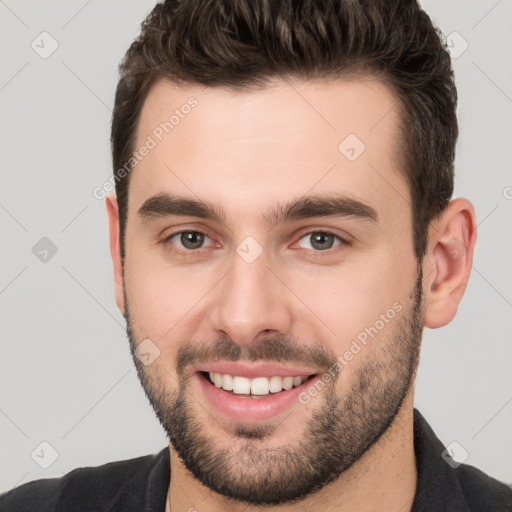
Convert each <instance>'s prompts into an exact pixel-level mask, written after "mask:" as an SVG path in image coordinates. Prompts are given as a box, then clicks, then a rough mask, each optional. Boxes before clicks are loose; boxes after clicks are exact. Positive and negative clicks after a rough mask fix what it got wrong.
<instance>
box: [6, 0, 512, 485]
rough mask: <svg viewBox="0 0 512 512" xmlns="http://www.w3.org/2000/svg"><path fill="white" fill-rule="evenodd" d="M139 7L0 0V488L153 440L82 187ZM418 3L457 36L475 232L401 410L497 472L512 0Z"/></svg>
mask: <svg viewBox="0 0 512 512" xmlns="http://www.w3.org/2000/svg"><path fill="white" fill-rule="evenodd" d="M153 3H154V2H152V1H149V0H148V1H140V0H139V1H137V2H135V1H131V2H128V1H126V0H112V1H109V2H100V1H98V0H96V1H94V0H89V1H84V0H81V1H74V0H73V1H70V0H65V1H64V0H60V1H53V2H49V1H45V2H43V1H35V0H32V1H27V0H24V1H15V0H5V1H4V0H0V20H1V21H0V38H1V39H0V48H2V52H1V59H2V62H1V76H0V108H1V111H0V119H1V128H0V129H1V133H0V145H1V150H2V151H1V162H0V166H1V171H2V174H1V176H2V186H1V189H0V219H1V223H2V233H1V236H2V251H1V252H0V254H1V265H0V307H1V315H2V326H3V327H2V337H1V341H2V347H1V354H2V357H1V368H0V371H1V373H0V379H1V381H0V382H1V404H0V432H1V441H0V443H1V456H0V460H1V461H2V464H1V473H0V490H7V489H9V488H11V487H13V486H15V485H19V484H21V483H24V482H28V481H30V480H34V479H38V478H46V477H53V476H61V475H62V474H64V473H66V472H68V471H70V470H71V469H74V468H75V467H79V466H86V465H99V464H103V463H105V462H109V461H113V460H119V459H128V458H131V457H136V456H139V455H144V454H147V453H154V452H156V451H158V450H160V449H162V448H163V447H164V446H165V445H166V439H165V435H164V433H163V430H162V429H161V427H160V425H159V424H158V422H157V420H156V418H155V416H154V414H153V411H152V409H151V408H150V406H149V404H148V403H147V402H146V398H145V396H144V393H143V390H142V388H141V386H140V384H139V382H138V379H137V376H136V373H135V369H134V368H133V367H132V361H131V359H130V356H129V350H128V343H127V340H126V336H125V332H124V319H123V318H122V316H121V315H120V313H119V312H118V310H117V307H116V304H115V300H114V290H113V275H112V268H111V260H110V253H109V249H108V232H107V219H106V212H105V205H104V202H102V201H98V200H96V199H95V198H94V197H93V195H92V190H93V188H94V187H95V186H98V185H101V184H102V183H103V182H104V181H105V180H106V179H107V178H108V177H109V176H110V174H111V168H110V154H109V143H108V138H109V124H110V116H111V106H112V104H113V96H114V90H115V86H116V82H117V64H118V62H119V60H120V59H121V57H122V55H123V54H124V51H125V50H126V48H127V47H128V45H129V43H130V42H131V40H132V38H133V37H134V35H135V34H136V33H137V31H138V28H139V24H140V22H141V21H142V19H143V18H144V16H145V15H146V13H147V12H148V11H149V10H150V8H151V7H152V5H153ZM423 5H424V8H425V9H426V10H427V12H429V14H430V15H431V16H432V17H433V19H434V21H435V22H436V23H437V24H438V25H439V26H440V28H441V29H442V30H443V32H444V33H445V34H446V35H448V34H452V33H453V32H454V31H455V32H457V33H458V34H460V37H459V36H457V35H453V34H452V36H451V39H450V38H449V41H451V44H452V46H453V50H452V51H453V54H452V57H454V66H455V71H456V79H457V84H458V90H459V95H460V103H459V121H460V129H461V135H460V142H459V145H458V154H457V181H456V196H465V197H468V198H470V199H471V200H472V201H473V202H474V204H475V207H476V211H477V218H478V223H479V233H478V243H477V248H476V254H475V260H474V269H473V274H472V277H471V279H470V282H469V285H468V289H467V292H466V295H465V297H464V299H463V301H462V304H461V307H460V309H459V314H458V316H457V317H456V319H455V320H454V321H453V322H452V323H451V324H450V325H448V326H447V327H445V328H443V329H439V330H436V331H431V330H428V329H427V330H425V336H424V342H423V351H422V359H421V364H420V370H419V375H418V381H417V392H416V407H418V408H419V409H420V411H421V412H422V413H423V414H424V416H425V417H426V418H427V419H428V421H429V422H430V423H431V425H432V427H433V428H434V430H435V431H436V433H437V434H438V436H439V437H440V438H441V440H442V441H443V442H444V443H445V444H446V445H448V444H450V443H452V442H453V441H456V442H457V443H459V445H460V446H461V447H463V449H464V450H465V451H467V452H468V454H469V457H468V459H467V461H466V462H467V463H470V464H473V465H476V466H478V467H480V468H481V469H483V470H484V471H486V472H488V473H489V474H491V475H492V476H495V477H497V478H499V479H501V480H504V481H507V482H512V457H510V455H511V454H512V439H511V436H510V432H511V431H512V403H511V402H512V386H511V381H512V377H511V369H512V346H511V343H510V340H511V332H512V325H511V308H512V282H511V281H512V279H511V277H512V276H511V271H510V262H511V261H512V237H511V236H510V233H511V231H510V227H511V225H512V200H511V199H510V198H511V197H512V188H510V187H512V176H511V173H510V168H511V159H512V152H511V149H510V146H511V141H512V137H511V136H512V133H511V122H510V121H511V113H512V73H511V70H510V64H509V63H510V50H511V46H512V45H511V43H512V36H511V31H510V22H511V21H512V0H500V1H496V0H488V1H487V0H486V1H484V0H472V1H468V0H450V2H446V1H444V0H425V1H424V2H423ZM43 31H46V32H48V33H49V34H51V37H52V38H53V39H54V40H56V41H57V43H58V45H59V46H58V48H57V50H56V51H55V52H54V53H53V54H52V55H50V56H48V57H47V58H46V59H43V58H42V57H41V56H40V55H39V54H38V53H36V51H34V50H33V49H32V47H31V43H32V41H34V40H35V43H34V44H39V47H40V48H39V51H43V50H44V51H49V49H51V44H52V42H51V40H50V39H48V36H39V34H41V32H43ZM41 37H45V38H46V39H44V41H43V42H42V43H41ZM461 37H462V38H463V39H461ZM464 41H467V43H468V44H469V47H468V48H467V49H466V51H464V52H463V53H461V51H462V50H463V49H464V47H465V46H464ZM41 47H43V48H41ZM36 48H37V47H36ZM459 53H461V54H460V55H458V54H459ZM455 56H457V58H455ZM505 63H506V64H505ZM43 237H47V238H48V239H49V240H51V242H52V243H53V244H54V245H55V246H56V248H57V253H56V254H55V255H53V256H52V253H51V251H50V252H48V254H47V255H46V261H40V259H39V258H41V257H43V258H44V253H41V254H39V255H38V256H39V257H36V255H35V254H34V253H33V247H34V246H35V245H36V244H37V243H38V242H39V241H40V239H41V238H43ZM39 244H42V245H41V246H36V249H37V250H34V252H36V253H37V252H38V251H41V250H44V249H45V247H46V248H47V249H48V247H47V246H45V244H48V242H47V241H46V242H45V241H43V242H39ZM42 442H46V443H49V444H50V445H51V446H52V447H53V449H55V451H56V453H54V452H53V451H52V449H51V448H48V446H47V445H42V446H41V443H42ZM457 450H459V452H458V453H459V455H460V453H461V452H460V448H459V447H457V449H456V450H455V452H456V453H457ZM31 454H33V456H31ZM55 455H57V458H56V460H53V458H55ZM50 463H51V465H49V467H48V468H47V469H43V468H42V467H41V465H43V466H44V465H48V464H50Z"/></svg>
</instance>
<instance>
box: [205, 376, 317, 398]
mask: <svg viewBox="0 0 512 512" xmlns="http://www.w3.org/2000/svg"><path fill="white" fill-rule="evenodd" d="M198 373H199V374H200V375H201V377H202V378H203V379H205V380H206V381H207V382H208V383H209V384H210V385H212V386H215V387H217V388H219V389H220V390H222V391H224V392H226V393H228V394H230V395H234V396H237V397H240V398H255V399H258V398H259V399H262V398H267V397H269V396H272V395H279V394H281V393H285V392H286V391H288V390H290V389H294V388H297V387H299V386H302V385H304V384H305V383H306V382H307V381H309V380H311V379H313V378H314V377H316V376H317V375H318V374H317V373H315V374H313V375H297V376H295V377H281V376H278V375H276V376H273V377H255V378H252V379H249V378H247V377H241V376H237V375H229V374H220V373H215V372H205V371H201V372H198Z"/></svg>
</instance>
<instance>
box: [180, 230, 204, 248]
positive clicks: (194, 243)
mask: <svg viewBox="0 0 512 512" xmlns="http://www.w3.org/2000/svg"><path fill="white" fill-rule="evenodd" d="M180 238H181V243H182V244H183V247H186V248H187V249H198V248H199V247H201V245H202V244H203V241H204V235H203V234H202V233H195V232H192V231H186V232H184V233H182V234H181V237H180Z"/></svg>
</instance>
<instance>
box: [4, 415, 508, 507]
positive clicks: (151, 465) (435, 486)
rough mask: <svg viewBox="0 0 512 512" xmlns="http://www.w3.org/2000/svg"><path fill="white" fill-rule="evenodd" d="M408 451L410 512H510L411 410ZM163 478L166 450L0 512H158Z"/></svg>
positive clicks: (62, 484) (36, 489) (25, 495)
mask: <svg viewBox="0 0 512 512" xmlns="http://www.w3.org/2000/svg"><path fill="white" fill-rule="evenodd" d="M414 450H415V454H416V464H417V469H418V482H417V489H416V496H415V499H414V503H413V507H412V511H413V512H427V511H428V512H430V511H436V512H439V511H450V512H476V511H481V512H484V511H485V512H508V511H511V512H512V489H511V488H510V487H508V486H507V485H505V484H503V483H501V482H499V481H498V480H495V479H494V478H491V477H489V476H488V475H486V474H485V473H483V472H482V471H480V470H478V469H476V468H474V467H472V466H468V465H464V464H462V465H460V466H458V467H455V466H457V464H455V463H454V462H453V461H452V460H451V459H448V461H447V460H446V455H445V456H444V457H443V455H442V454H443V452H444V450H445V447H444V446H443V444H442V443H441V441H440V440H439V439H438V438H437V436H436V435H435V433H434V431H433V430H432V429H431V428H430V426H429V424H428V423H427V422H426V420H425V419H424V418H423V416H422V415H421V414H420V413H419V411H417V410H416V409H415V410H414ZM169 478H170V467H169V448H168V447H166V448H164V449H163V450H162V451H161V452H160V453H158V454H156V455H146V456H143V457H138V458H136V459H130V460H124V461H117V462H111V463H108V464H104V465H102V466H97V467H87V468H78V469H75V470H73V471H71V472H69V473H68V474H66V475H64V476H63V477H60V478H51V479H43V480H36V481H33V482H28V483H26V484H23V485H21V486H19V487H16V488H15V489H12V490H11V491H9V492H7V493H5V494H3V495H1V496H0V511H1V512H36V511H37V512H86V511H87V512H92V511H94V512H96V511H98V512H114V511H120V512H121V511H122V512H164V511H165V501H166V497H167V489H168V486H169ZM383 512H386V511H383ZM393 512H395V511H393Z"/></svg>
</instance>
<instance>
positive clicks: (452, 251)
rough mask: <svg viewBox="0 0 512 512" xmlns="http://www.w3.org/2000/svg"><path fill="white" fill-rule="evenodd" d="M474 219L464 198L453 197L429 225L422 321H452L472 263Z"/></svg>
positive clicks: (435, 323)
mask: <svg viewBox="0 0 512 512" xmlns="http://www.w3.org/2000/svg"><path fill="white" fill-rule="evenodd" d="M475 242H476V220H475V212H474V208H473V205H472V204H471V202H470V201H468V200H467V199H454V200H453V201H451V202H450V204H449V205H448V206H447V207H446V209H445V210H444V212H443V213H442V214H441V217H440V219H438V220H436V221H434V222H433V223H432V225H431V226H430V228H429V244H428V249H427V254H426V257H425V259H424V269H423V273H424V275H425V279H424V290H425V312H424V323H425V326H426V327H430V328H437V327H442V326H443V325H446V324H448V323H449V322H451V321H452V320H453V318H454V317H455V314H456V313H457V309H458V306H459V303H460V301H461V300H462V297H463V295H464V292H465V290H466V286H467V283H468V280H469V276H470V273H471V268H472V265H473V251H474V246H475Z"/></svg>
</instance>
